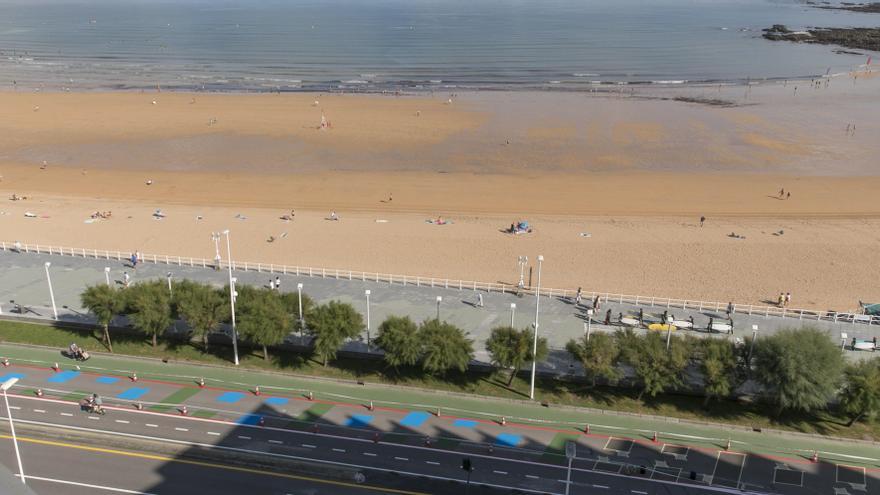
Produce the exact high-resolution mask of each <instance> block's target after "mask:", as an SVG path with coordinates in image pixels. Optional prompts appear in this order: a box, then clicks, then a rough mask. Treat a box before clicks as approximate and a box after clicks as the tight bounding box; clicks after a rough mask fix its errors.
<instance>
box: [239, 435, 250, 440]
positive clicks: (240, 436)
mask: <svg viewBox="0 0 880 495" xmlns="http://www.w3.org/2000/svg"><path fill="white" fill-rule="evenodd" d="M238 438H240V439H242V440H250V439H251V437H246V436H244V435H239V436H238Z"/></svg>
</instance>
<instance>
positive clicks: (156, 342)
mask: <svg viewBox="0 0 880 495" xmlns="http://www.w3.org/2000/svg"><path fill="white" fill-rule="evenodd" d="M157 345H159V342H158V338H157V334H155V333H154V334H153V347H156V346H157Z"/></svg>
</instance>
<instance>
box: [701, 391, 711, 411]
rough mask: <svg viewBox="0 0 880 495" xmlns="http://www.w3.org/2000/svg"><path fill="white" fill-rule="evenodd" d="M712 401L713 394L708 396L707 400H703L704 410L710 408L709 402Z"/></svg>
mask: <svg viewBox="0 0 880 495" xmlns="http://www.w3.org/2000/svg"><path fill="white" fill-rule="evenodd" d="M710 400H712V395H711V394H706V398H705V399H703V409H705V408H707V407H709V401H710Z"/></svg>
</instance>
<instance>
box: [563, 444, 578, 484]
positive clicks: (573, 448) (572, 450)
mask: <svg viewBox="0 0 880 495" xmlns="http://www.w3.org/2000/svg"><path fill="white" fill-rule="evenodd" d="M576 456H577V444H576V443H574V442H572V441H571V440H569V441H568V442H565V457H566V458H568V471H567V472H566V474H565V495H568V491H569V489H570V488H571V463H572V462H574V458H575V457H576Z"/></svg>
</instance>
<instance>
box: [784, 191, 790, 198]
mask: <svg viewBox="0 0 880 495" xmlns="http://www.w3.org/2000/svg"><path fill="white" fill-rule="evenodd" d="M785 199H791V191H788V192H787V193H785Z"/></svg>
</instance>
